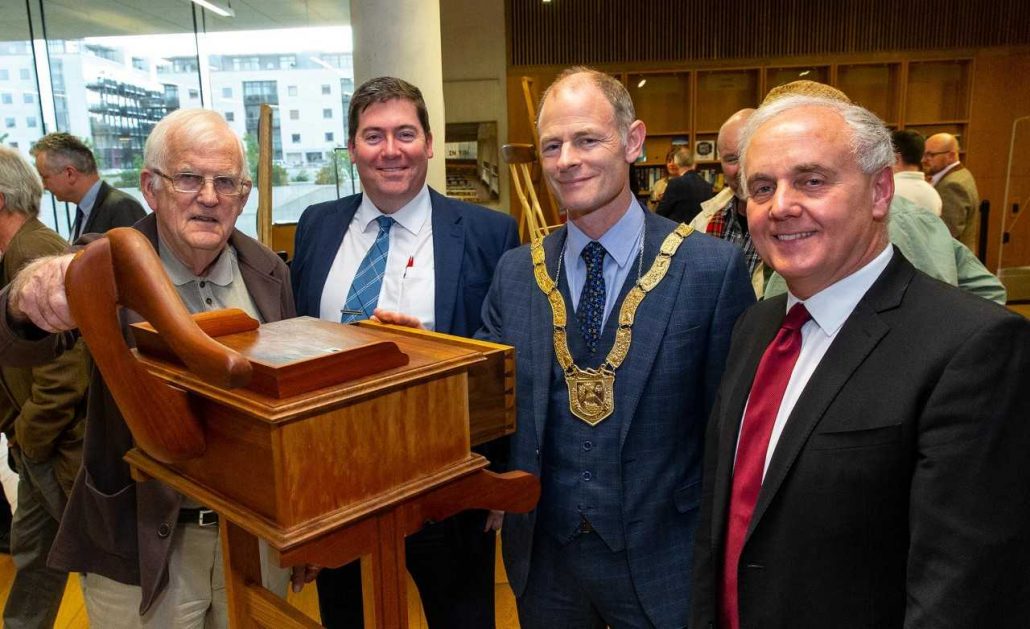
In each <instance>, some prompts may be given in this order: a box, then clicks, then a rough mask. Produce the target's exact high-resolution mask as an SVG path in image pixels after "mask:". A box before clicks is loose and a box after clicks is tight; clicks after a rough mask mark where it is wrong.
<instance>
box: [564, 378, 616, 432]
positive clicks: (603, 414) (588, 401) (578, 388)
mask: <svg viewBox="0 0 1030 629" xmlns="http://www.w3.org/2000/svg"><path fill="white" fill-rule="evenodd" d="M565 384H566V385H567V386H568V387H569V410H570V411H571V412H572V414H573V415H575V416H576V417H578V418H580V419H582V420H583V421H585V422H586V423H588V424H590V425H591V426H596V425H598V424H600V423H601V422H602V421H604V420H605V419H607V418H608V416H609V415H611V414H612V411H614V410H615V372H614V371H608V370H607V369H605V368H604V367H602V368H601V369H600V370H596V369H580V368H579V367H577V366H576V365H572V368H571V369H570V370H569V371H566V372H565Z"/></svg>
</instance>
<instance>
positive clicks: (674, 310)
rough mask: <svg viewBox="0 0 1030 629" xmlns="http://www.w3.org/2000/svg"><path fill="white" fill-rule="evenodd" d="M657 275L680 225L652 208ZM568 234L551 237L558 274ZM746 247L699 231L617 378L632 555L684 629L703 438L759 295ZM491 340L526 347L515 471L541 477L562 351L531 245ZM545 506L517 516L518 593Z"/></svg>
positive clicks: (520, 256) (660, 611) (643, 586)
mask: <svg viewBox="0 0 1030 629" xmlns="http://www.w3.org/2000/svg"><path fill="white" fill-rule="evenodd" d="M645 221H646V222H645V225H646V238H645V243H644V258H645V272H646V268H647V267H648V266H649V261H651V260H653V259H654V258H655V256H656V254H657V252H658V247H659V246H660V244H661V242H662V240H664V239H665V237H666V235H668V233H669V232H671V231H672V230H673V229H675V227H676V223H673V222H672V221H670V220H668V219H666V218H663V217H661V216H657V215H655V214H651V213H646V219H645ZM565 236H566V234H565V229H564V228H563V229H559V230H558V231H556V232H554V233H552V234H551V235H550V236H548V237H547V239H546V240H545V241H544V248H545V250H546V255H547V262H548V267H549V272H550V274H551V276H552V277H553V276H554V274H555V266H556V263H557V260H558V257H559V252H560V250H561V248H562V243H563V242H564V241H565ZM754 299H755V297H754V292H753V291H752V289H751V283H750V281H749V279H748V274H747V268H746V267H745V265H744V261H743V258H742V257H741V254H740V251H739V250H738V249H737V248H736V247H734V246H733V245H731V244H729V243H727V242H723V241H721V240H717V239H714V238H711V237H709V236H706V235H704V234H698V233H694V234H691V235H690V236H688V237H687V238H686V239H685V240H684V241H683V244H682V245H681V246H680V249H679V251H678V253H677V254H676V256H675V257H674V258H673V260H672V263H671V266H670V269H669V272H668V274H667V275H666V277H665V279H664V280H662V282H661V284H659V285H658V287H657V288H655V289H654V290H653V291H652V292H650V293H649V294H648V295H647V297H646V298H645V299H644V302H643V304H642V305H641V307H640V310H639V311H638V313H637V316H636V323H635V324H634V328H633V342H632V347H631V349H630V352H629V356H628V357H627V358H626V360H625V362H624V363H623V364H622V366H621V367H620V368H619V370H618V372H617V376H616V379H615V405H616V407H615V412H616V413H618V414H621V420H622V421H621V427H622V432H621V435H620V443H621V446H620V447H621V460H622V478H621V484H619V485H618V486H612V487H609V488H606V491H611V492H617V493H618V495H619V496H621V500H622V517H623V520H624V522H625V535H626V540H625V541H626V553H627V556H628V560H629V565H630V571H631V573H632V575H633V583H634V586H635V587H636V590H637V592H638V594H639V596H640V601H641V604H642V605H643V608H644V610H645V611H646V612H647V614H648V616H649V617H650V618H651V620H652V621H653V622H654V624H655V625H656V626H658V627H681V626H683V625H685V624H686V623H687V619H688V615H689V610H690V572H691V568H690V566H691V548H692V543H693V534H694V528H695V526H696V525H697V514H698V505H699V503H700V496H701V455H702V438H703V435H704V430H705V424H706V421H707V418H708V413H709V410H710V409H711V407H712V403H713V401H714V399H715V392H716V387H717V386H718V384H719V380H720V378H721V377H722V371H723V367H724V365H725V360H726V352H727V350H728V348H729V337H730V331H731V329H732V327H733V324H734V322H735V321H736V320H737V317H738V315H740V313H741V312H742V311H743V310H744V309H745V308H746V307H747V306H748V305H750V304H752V303H753V302H754ZM483 322H484V328H483V330H481V331H480V335H479V336H481V337H482V338H486V339H490V340H493V341H496V342H499V343H507V344H511V345H514V346H515V349H516V357H517V359H516V387H515V390H516V395H517V407H518V429H517V431H516V434H515V435H514V436H513V439H512V446H511V459H510V462H511V464H510V466H509V467H510V468H511V469H520V470H526V471H528V472H531V473H533V474H536V475H539V474H540V471H541V456H540V449H541V447H542V444H543V443H544V427H545V425H546V423H547V421H548V418H547V407H548V396H549V394H550V393H549V389H550V384H551V383H550V378H551V374H552V361H554V360H555V359H554V351H553V345H552V334H551V332H552V320H551V310H550V307H549V306H548V302H547V299H546V298H545V297H544V295H543V293H541V292H540V289H539V288H537V285H536V283H535V281H534V280H533V272H532V262H531V258H530V251H529V247H528V246H523V247H520V248H518V249H515V250H513V251H509V252H508V253H507V254H505V256H504V257H503V258H501V262H500V263H499V265H498V267H497V272H496V274H495V275H494V280H493V284H492V285H491V287H490V291H489V293H488V294H487V298H486V302H485V303H484V306H483ZM535 523H536V511H533V512H530V513H528V514H508V515H507V516H506V518H505V522H504V527H503V529H502V532H503V533H502V534H503V536H504V543H503V545H502V550H503V551H504V560H505V566H506V568H507V570H508V577H509V579H510V581H511V585H512V588H513V589H514V591H515V594H516V596H519V595H521V594H522V593H523V592H524V591H525V588H526V583H527V580H528V576H529V572H530V570H531V569H532V566H531V565H530V555H531V550H532V547H533V534H534V527H535Z"/></svg>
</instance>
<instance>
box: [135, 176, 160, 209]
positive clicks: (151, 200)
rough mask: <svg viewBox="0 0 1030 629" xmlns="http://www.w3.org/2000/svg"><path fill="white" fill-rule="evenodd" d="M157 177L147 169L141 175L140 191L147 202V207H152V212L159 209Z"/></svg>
mask: <svg viewBox="0 0 1030 629" xmlns="http://www.w3.org/2000/svg"><path fill="white" fill-rule="evenodd" d="M155 181H156V180H155V175H154V173H152V172H151V171H149V170H147V169H145V168H144V169H143V170H141V171H140V173H139V190H140V192H142V193H143V198H144V199H146V200H147V205H149V206H150V209H151V210H156V209H157V190H155V189H154V183H155Z"/></svg>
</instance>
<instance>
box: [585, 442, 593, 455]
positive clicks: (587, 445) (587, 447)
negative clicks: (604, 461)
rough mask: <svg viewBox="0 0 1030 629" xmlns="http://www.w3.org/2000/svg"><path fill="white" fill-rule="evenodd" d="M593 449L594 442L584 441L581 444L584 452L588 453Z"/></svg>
mask: <svg viewBox="0 0 1030 629" xmlns="http://www.w3.org/2000/svg"><path fill="white" fill-rule="evenodd" d="M593 447H594V442H593V441H584V442H583V449H584V450H586V451H588V452H589V451H590V450H591V449H592V448H593Z"/></svg>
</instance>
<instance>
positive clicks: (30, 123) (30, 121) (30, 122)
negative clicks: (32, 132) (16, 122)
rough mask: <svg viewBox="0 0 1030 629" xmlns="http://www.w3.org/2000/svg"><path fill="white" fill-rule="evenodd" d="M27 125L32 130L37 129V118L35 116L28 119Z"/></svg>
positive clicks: (26, 120)
mask: <svg viewBox="0 0 1030 629" xmlns="http://www.w3.org/2000/svg"><path fill="white" fill-rule="evenodd" d="M25 124H26V125H28V127H29V128H30V129H35V128H36V117H35V116H29V117H27V118H26V119H25Z"/></svg>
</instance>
